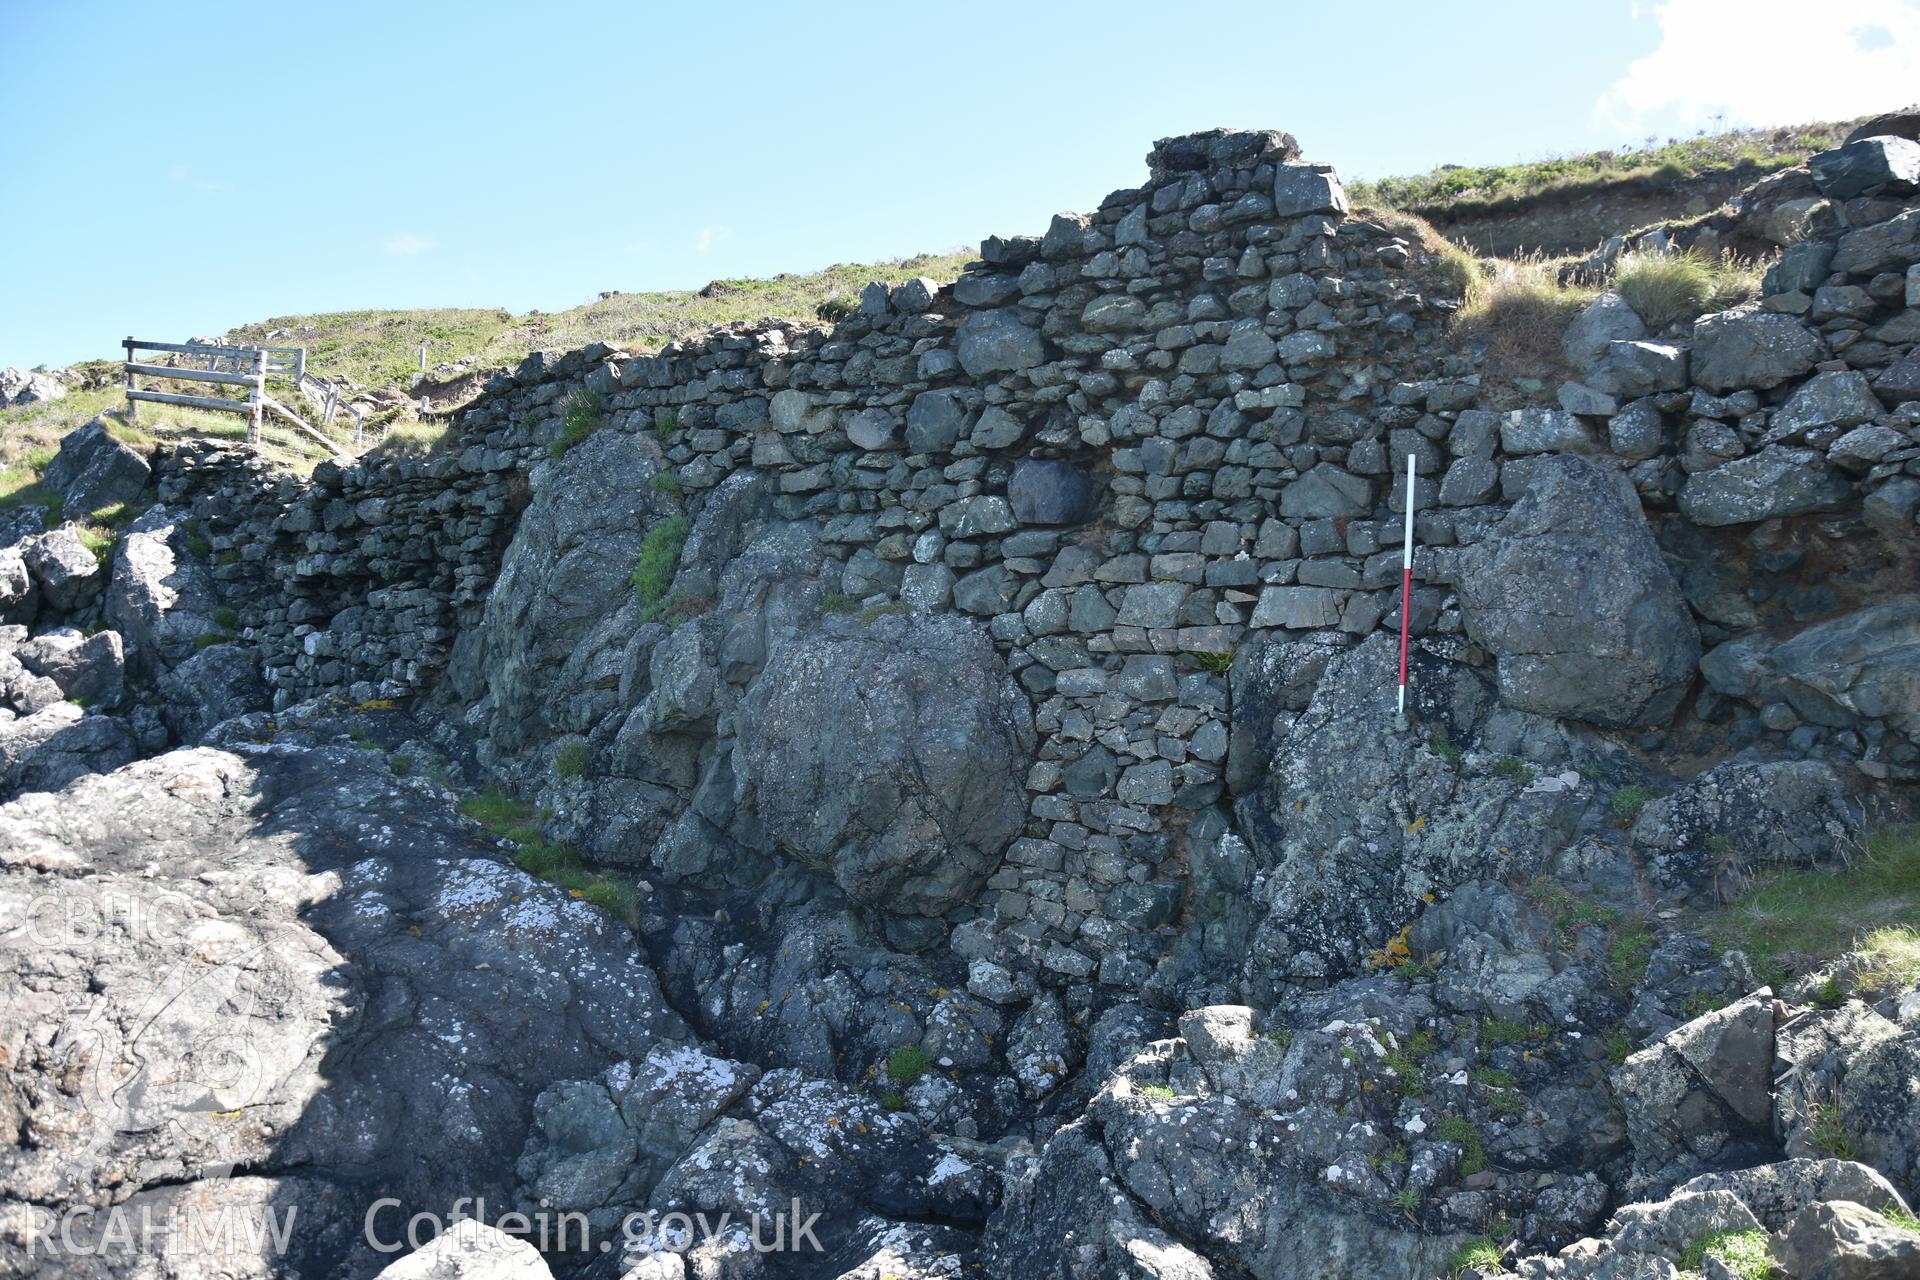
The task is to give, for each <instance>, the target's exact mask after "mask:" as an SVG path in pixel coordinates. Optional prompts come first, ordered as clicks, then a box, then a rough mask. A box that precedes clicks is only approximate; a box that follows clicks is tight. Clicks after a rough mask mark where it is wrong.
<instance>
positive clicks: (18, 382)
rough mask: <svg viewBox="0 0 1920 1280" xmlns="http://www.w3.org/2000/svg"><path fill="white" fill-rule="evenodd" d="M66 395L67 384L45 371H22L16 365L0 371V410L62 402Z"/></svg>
mask: <svg viewBox="0 0 1920 1280" xmlns="http://www.w3.org/2000/svg"><path fill="white" fill-rule="evenodd" d="M66 394H67V384H66V383H64V382H62V381H61V380H60V379H59V378H58V377H56V376H54V375H53V374H51V373H49V372H47V371H46V370H45V369H22V368H19V367H18V366H16V365H8V366H7V367H6V368H5V369H0V408H8V409H12V408H17V407H18V406H20V405H26V404H41V403H44V402H45V401H48V400H60V399H63V398H64V397H65V396H66Z"/></svg>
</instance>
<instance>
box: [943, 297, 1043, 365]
mask: <svg viewBox="0 0 1920 1280" xmlns="http://www.w3.org/2000/svg"><path fill="white" fill-rule="evenodd" d="M954 345H955V348H956V354H957V355H958V357H959V360H960V367H961V368H962V369H965V370H966V371H967V373H968V375H969V376H970V377H975V378H978V377H980V376H981V375H982V374H988V373H1001V372H1008V373H1017V372H1019V371H1021V370H1023V369H1031V368H1032V367H1033V366H1035V365H1037V364H1039V363H1041V362H1042V361H1043V360H1045V359H1046V358H1047V347H1046V342H1045V340H1044V339H1042V338H1041V336H1040V331H1039V330H1038V329H1036V328H1034V327H1032V326H1031V325H1028V324H1026V323H1024V322H1023V321H1022V320H1021V319H1020V313H1019V312H1018V311H1016V310H1014V309H1012V308H1010V307H1003V308H1000V309H997V310H993V311H976V312H974V313H973V314H972V315H969V316H968V317H967V318H966V320H965V321H963V322H962V323H961V325H960V333H959V336H958V338H957V339H956V341H955V344H954Z"/></svg>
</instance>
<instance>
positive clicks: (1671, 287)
mask: <svg viewBox="0 0 1920 1280" xmlns="http://www.w3.org/2000/svg"><path fill="white" fill-rule="evenodd" d="M1760 275H1761V271H1760V268H1759V266H1758V265H1757V264H1755V263H1754V262H1751V261H1749V260H1747V259H1743V258H1731V257H1720V258H1709V257H1707V256H1706V255H1704V254H1701V253H1696V252H1694V251H1693V250H1691V249H1689V250H1687V251H1685V252H1684V253H1629V254H1624V255H1622V257H1621V258H1620V261H1619V262H1618V263H1616V264H1615V265H1614V271H1613V287H1614V289H1615V290H1617V291H1618V292H1619V294H1620V296H1621V297H1622V298H1624V299H1626V302H1627V305H1628V306H1630V307H1632V308H1633V309H1634V311H1635V312H1637V313H1638V314H1639V316H1640V318H1641V319H1642V320H1644V321H1646V324H1647V328H1649V329H1651V330H1652V331H1653V332H1655V333H1658V332H1660V331H1661V330H1663V329H1665V328H1666V327H1667V326H1668V325H1670V324H1673V323H1674V322H1675V321H1679V320H1692V319H1694V318H1696V317H1698V316H1703V315H1705V314H1707V313H1708V312H1710V311H1724V310H1725V309H1726V308H1728V307H1731V306H1734V305H1736V304H1738V303H1741V302H1744V301H1746V299H1747V298H1749V297H1751V296H1752V295H1753V293H1754V292H1755V291H1756V290H1757V289H1758V288H1759V286H1760Z"/></svg>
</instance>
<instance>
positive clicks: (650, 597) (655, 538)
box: [632, 516, 693, 606]
mask: <svg viewBox="0 0 1920 1280" xmlns="http://www.w3.org/2000/svg"><path fill="white" fill-rule="evenodd" d="M692 530H693V521H691V520H689V519H687V517H685V516H670V517H669V518H667V519H665V520H662V521H661V522H660V523H659V524H656V525H654V526H653V528H651V529H649V530H647V536H646V538H645V540H644V541H642V542H641V544H640V563H638V564H637V565H635V566H634V568H633V577H632V582H633V593H634V595H635V596H637V597H639V600H640V603H641V604H644V605H648V606H653V605H657V604H659V603H660V601H661V599H662V598H663V597H664V596H665V595H666V594H667V588H668V587H671V586H672V585H673V575H674V573H675V571H676V570H678V569H679V567H680V552H681V549H682V548H684V547H685V546H686V545H687V534H688V533H690V532H692Z"/></svg>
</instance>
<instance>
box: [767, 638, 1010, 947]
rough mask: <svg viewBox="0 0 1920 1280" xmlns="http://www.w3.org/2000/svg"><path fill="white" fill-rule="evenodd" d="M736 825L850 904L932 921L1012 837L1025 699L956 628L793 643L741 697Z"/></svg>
mask: <svg viewBox="0 0 1920 1280" xmlns="http://www.w3.org/2000/svg"><path fill="white" fill-rule="evenodd" d="M737 733H738V738H737V745H736V748H735V752H734V769H735V772H736V775H737V777H738V779H739V781H738V784H737V787H736V791H735V798H736V801H737V802H738V813H739V818H740V819H741V820H743V821H738V822H737V823H736V826H737V827H738V828H745V827H748V826H751V827H754V828H756V831H755V832H753V833H751V834H752V835H757V837H758V839H757V840H755V839H752V838H750V833H748V832H746V831H745V830H739V831H738V832H737V834H740V836H741V838H742V840H743V842H746V843H761V844H763V845H765V846H767V847H769V848H771V849H774V850H777V851H779V852H781V853H784V854H786V855H787V856H789V857H791V858H793V859H795V860H796V861H799V862H801V863H803V864H805V865H807V866H809V867H812V868H813V869H815V870H817V871H820V872H823V873H825V874H827V875H828V876H830V877H831V878H832V879H833V881H834V882H835V883H836V884H838V885H839V886H840V888H841V889H842V890H843V891H845V892H846V894H847V895H848V896H849V897H850V898H853V899H854V900H855V901H857V902H861V903H864V904H866V905H868V906H872V907H876V908H879V909H881V910H884V911H889V912H895V913H901V914H912V915H939V914H941V913H942V912H944V911H947V910H949V909H950V908H952V907H955V906H957V905H959V904H960V903H962V902H965V901H967V900H968V899H970V898H971V897H972V896H973V894H974V893H975V892H976V891H977V890H978V889H979V887H980V884H981V882H983V881H984V880H985V879H986V877H987V876H988V875H989V874H990V873H991V872H992V871H993V869H994V867H995V866H997V865H998V864H999V861H1000V854H1001V852H1002V851H1003V850H1004V849H1005V848H1006V847H1007V845H1008V843H1009V842H1011V841H1012V840H1013V838H1014V837H1015V836H1017V835H1019V834H1020V829H1021V824H1022V823H1023V822H1024V820H1025V816H1026V793H1025V790H1024V786H1023V779H1024V776H1025V773H1026V768H1027V765H1028V763H1029V760H1030V759H1031V757H1032V754H1033V749H1034V734H1033V719H1032V713H1031V711H1030V709H1029V707H1028V704H1027V700H1026V697H1025V696H1024V695H1023V694H1022V693H1021V692H1020V690H1019V689H1018V688H1017V687H1015V685H1014V684H1013V682H1012V681H1011V680H1010V679H1008V677H1007V675H1006V671H1005V669H1004V667H1003V666H1002V665H1001V662H1000V658H999V655H998V654H996V653H995V652H994V649H993V645H992V644H991V643H990V642H989V641H988V640H987V638H986V636H985V634H984V633H983V632H981V631H980V630H979V628H977V627H975V626H973V625H972V624H970V623H967V622H965V621H962V620H960V619H957V618H953V617H927V616H924V615H915V616H913V617H899V616H890V617H884V618H881V619H880V620H878V621H877V622H876V623H875V624H874V625H872V626H870V627H860V626H858V625H857V624H854V623H852V622H851V621H845V622H843V623H841V624H840V625H839V626H837V627H836V628H835V629H834V630H832V631H827V632H814V633H811V634H807V635H801V636H796V637H795V638H793V639H792V640H790V641H789V642H788V643H787V644H786V645H785V646H783V647H782V648H781V649H780V651H779V652H778V653H777V654H776V655H775V657H774V658H773V660H772V661H771V662H770V663H768V665H767V667H766V669H765V670H764V671H763V672H762V673H761V674H760V676H759V677H758V678H756V679H755V681H754V683H753V685H752V686H751V687H750V688H749V689H748V691H747V696H746V701H745V703H744V705H743V706H742V709H741V712H740V718H739V727H738V730H737Z"/></svg>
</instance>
